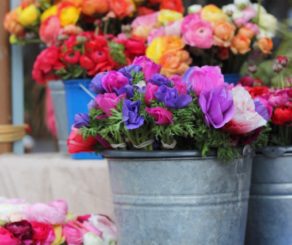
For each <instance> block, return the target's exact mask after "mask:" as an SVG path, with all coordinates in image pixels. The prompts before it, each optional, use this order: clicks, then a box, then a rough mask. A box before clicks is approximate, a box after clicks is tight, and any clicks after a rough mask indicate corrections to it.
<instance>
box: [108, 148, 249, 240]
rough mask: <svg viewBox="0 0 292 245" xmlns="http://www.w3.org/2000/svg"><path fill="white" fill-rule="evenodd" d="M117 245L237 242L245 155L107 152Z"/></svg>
mask: <svg viewBox="0 0 292 245" xmlns="http://www.w3.org/2000/svg"><path fill="white" fill-rule="evenodd" d="M104 156H105V157H106V158H108V162H109V172H110V179H111V187H112V192H113V200H114V208H115V220H116V223H117V226H118V231H119V245H204V244H208V245H242V244H243V243H244V237H245V227H246V219H247V207H248V198H249V188H250V177H251V155H250V154H247V156H246V157H245V158H244V159H237V160H235V161H233V162H230V163H221V162H219V161H217V160H216V159H215V157H206V158H202V157H201V156H200V154H199V153H197V152H189V151H162V152H159V151H158V152H155V151H154V152H145V151H136V152H135V151H107V152H105V153H104Z"/></svg>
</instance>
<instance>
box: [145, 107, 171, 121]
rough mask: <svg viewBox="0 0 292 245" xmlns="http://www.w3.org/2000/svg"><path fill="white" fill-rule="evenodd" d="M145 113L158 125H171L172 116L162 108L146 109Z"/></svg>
mask: <svg viewBox="0 0 292 245" xmlns="http://www.w3.org/2000/svg"><path fill="white" fill-rule="evenodd" d="M145 110H146V112H147V113H148V114H149V115H150V116H151V117H153V118H154V120H155V123H156V124H158V125H168V124H171V123H172V120H173V115H172V112H170V111H169V110H167V109H165V108H162V107H154V108H146V109H145Z"/></svg>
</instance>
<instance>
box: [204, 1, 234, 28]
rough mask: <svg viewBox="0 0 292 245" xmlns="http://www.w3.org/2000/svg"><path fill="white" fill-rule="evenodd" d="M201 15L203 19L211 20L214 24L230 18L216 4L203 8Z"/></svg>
mask: <svg viewBox="0 0 292 245" xmlns="http://www.w3.org/2000/svg"><path fill="white" fill-rule="evenodd" d="M201 17H202V19H203V20H206V21H209V22H211V23H213V24H215V23H216V22H218V21H226V20H228V17H227V15H226V14H225V13H224V12H223V11H222V10H221V9H220V8H218V7H217V6H216V5H214V4H209V5H206V6H205V7H204V8H203V9H202V12H201Z"/></svg>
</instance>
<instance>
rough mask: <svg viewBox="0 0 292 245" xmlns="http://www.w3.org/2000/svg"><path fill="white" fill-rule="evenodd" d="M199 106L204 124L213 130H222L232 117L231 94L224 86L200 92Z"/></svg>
mask: <svg viewBox="0 0 292 245" xmlns="http://www.w3.org/2000/svg"><path fill="white" fill-rule="evenodd" d="M199 104H200V107H201V109H202V111H203V113H204V114H205V120H206V123H207V124H208V125H212V126H213V127H214V128H222V127H223V126H224V125H225V124H226V123H228V122H229V121H230V120H231V119H232V117H233V115H234V104H233V97H232V94H231V92H230V91H229V90H228V89H227V88H226V87H224V86H220V87H215V88H213V89H211V90H205V91H202V92H201V94H200V97H199Z"/></svg>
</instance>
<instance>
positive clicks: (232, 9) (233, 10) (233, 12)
mask: <svg viewBox="0 0 292 245" xmlns="http://www.w3.org/2000/svg"><path fill="white" fill-rule="evenodd" d="M222 11H223V12H224V13H225V14H226V15H228V16H230V17H232V19H235V18H236V17H237V18H238V16H240V17H242V12H241V11H240V10H239V9H238V8H237V7H236V6H235V4H232V3H231V4H228V5H225V6H223V7H222Z"/></svg>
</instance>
